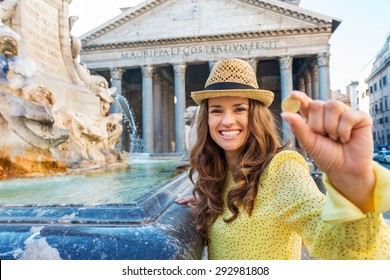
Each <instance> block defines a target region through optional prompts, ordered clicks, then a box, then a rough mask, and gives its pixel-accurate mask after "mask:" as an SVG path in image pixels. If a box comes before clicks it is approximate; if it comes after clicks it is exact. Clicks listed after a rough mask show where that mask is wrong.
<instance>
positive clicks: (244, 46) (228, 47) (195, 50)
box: [121, 41, 278, 60]
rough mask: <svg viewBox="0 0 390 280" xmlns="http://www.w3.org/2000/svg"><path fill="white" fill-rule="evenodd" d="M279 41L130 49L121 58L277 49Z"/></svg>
mask: <svg viewBox="0 0 390 280" xmlns="http://www.w3.org/2000/svg"><path fill="white" fill-rule="evenodd" d="M277 47H278V41H262V42H248V43H232V44H216V45H203V46H186V47H176V48H156V49H149V50H139V51H129V52H123V53H121V59H123V60H132V59H143V58H153V57H172V56H182V55H184V56H192V55H199V54H223V53H232V52H249V51H253V50H262V49H265V50H267V49H275V48H277Z"/></svg>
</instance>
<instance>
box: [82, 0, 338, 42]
mask: <svg viewBox="0 0 390 280" xmlns="http://www.w3.org/2000/svg"><path fill="white" fill-rule="evenodd" d="M166 1H168V0H155V1H151V2H149V3H146V4H145V5H144V6H141V7H140V8H138V9H135V10H129V13H128V14H127V15H123V16H122V17H119V18H118V19H117V20H116V21H113V22H111V23H109V24H107V25H106V26H104V27H103V28H101V29H99V30H97V31H96V32H93V33H90V34H87V35H86V36H85V37H83V38H82V40H81V41H82V44H83V45H87V44H88V43H89V42H91V41H93V40H95V39H97V38H99V37H101V36H103V35H104V34H106V33H108V32H110V31H111V30H114V29H116V28H118V27H119V26H121V25H123V24H126V23H127V22H129V21H131V20H133V19H135V18H137V17H139V16H141V15H143V14H145V13H147V12H148V11H150V10H151V9H153V8H155V7H157V6H159V5H161V4H163V3H165V2H166ZM240 1H241V2H244V3H246V4H250V5H253V6H256V7H259V8H263V9H265V10H269V11H272V12H276V13H280V14H283V15H285V16H289V17H293V18H295V19H300V20H303V21H306V22H308V23H312V24H314V25H317V26H318V27H319V28H321V26H329V25H332V21H327V20H325V19H322V18H319V17H317V16H315V15H310V14H308V13H307V12H306V13H305V12H303V11H302V12H300V11H299V9H297V7H295V6H293V5H291V8H289V7H287V6H288V5H286V4H285V5H280V6H279V5H276V4H272V2H266V1H261V0H240ZM282 3H283V2H282ZM283 4H284V3H283ZM265 32H267V31H265ZM221 36H225V35H221Z"/></svg>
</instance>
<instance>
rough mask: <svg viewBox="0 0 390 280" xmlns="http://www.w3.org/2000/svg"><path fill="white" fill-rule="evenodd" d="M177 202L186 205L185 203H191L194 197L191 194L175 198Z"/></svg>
mask: <svg viewBox="0 0 390 280" xmlns="http://www.w3.org/2000/svg"><path fill="white" fill-rule="evenodd" d="M175 202H176V203H177V204H180V205H187V204H192V203H194V202H195V197H194V196H192V195H189V196H185V197H181V198H178V199H176V200H175Z"/></svg>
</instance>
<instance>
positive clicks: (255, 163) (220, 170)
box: [189, 99, 283, 238]
mask: <svg viewBox="0 0 390 280" xmlns="http://www.w3.org/2000/svg"><path fill="white" fill-rule="evenodd" d="M197 121H198V123H197V141H196V143H195V144H194V146H193V147H192V149H191V153H190V163H191V168H190V172H189V175H190V179H191V181H192V182H193V183H194V185H195V188H194V192H193V193H194V196H195V198H196V202H195V207H194V209H193V213H194V218H195V225H196V228H197V229H198V230H199V232H200V233H201V235H202V236H204V237H206V238H207V229H208V228H209V227H210V226H211V225H212V224H213V223H214V222H215V220H216V219H217V218H218V216H219V215H220V214H222V212H223V206H224V198H223V197H222V194H223V186H224V181H225V176H226V172H227V168H228V167H227V162H226V159H225V153H224V150H223V149H222V148H221V147H219V146H218V145H217V144H216V143H215V142H214V140H213V139H212V138H211V136H210V133H209V126H208V102H207V100H205V101H203V103H202V104H201V106H200V110H199V115H198V118H197ZM249 130H250V132H249V137H248V140H247V142H246V143H245V144H244V145H243V146H242V147H241V148H240V151H239V157H238V160H237V165H236V166H235V167H234V170H232V175H233V178H234V181H235V187H234V188H233V189H232V190H230V191H229V192H228V194H227V201H226V203H227V206H228V208H229V210H230V211H231V212H232V216H231V217H230V218H228V219H225V222H227V223H230V222H232V221H234V220H235V219H236V218H237V216H238V214H239V211H238V206H239V205H242V206H243V208H244V210H245V211H246V212H247V213H248V214H249V215H251V214H252V210H253V205H254V200H255V197H256V194H257V188H258V184H259V179H260V176H261V174H262V173H263V171H264V169H265V167H266V165H267V164H268V163H269V162H270V160H271V159H272V158H273V156H274V155H275V154H277V153H278V152H279V151H280V150H281V149H283V146H282V144H281V140H280V138H279V133H278V128H277V126H276V122H275V119H274V117H273V115H272V113H271V111H270V110H269V109H268V108H267V107H265V106H263V105H262V104H261V103H260V102H259V101H256V100H252V99H249Z"/></svg>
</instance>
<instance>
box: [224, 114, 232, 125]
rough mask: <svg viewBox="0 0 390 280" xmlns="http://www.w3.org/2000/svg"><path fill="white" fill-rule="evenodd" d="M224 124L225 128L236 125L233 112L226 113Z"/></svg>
mask: <svg viewBox="0 0 390 280" xmlns="http://www.w3.org/2000/svg"><path fill="white" fill-rule="evenodd" d="M222 124H223V125H225V126H230V125H232V124H234V115H233V114H232V113H231V112H225V114H224V115H223V119H222Z"/></svg>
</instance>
